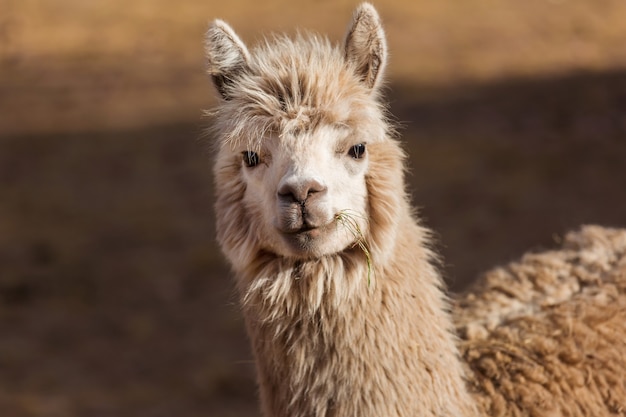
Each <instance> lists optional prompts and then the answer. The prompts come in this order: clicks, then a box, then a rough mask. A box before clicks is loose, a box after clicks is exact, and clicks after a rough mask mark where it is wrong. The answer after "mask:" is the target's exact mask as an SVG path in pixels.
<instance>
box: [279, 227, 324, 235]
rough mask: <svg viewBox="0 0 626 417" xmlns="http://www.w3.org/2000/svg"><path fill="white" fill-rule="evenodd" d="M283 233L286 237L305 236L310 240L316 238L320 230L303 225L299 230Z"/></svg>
mask: <svg viewBox="0 0 626 417" xmlns="http://www.w3.org/2000/svg"><path fill="white" fill-rule="evenodd" d="M283 233H285V235H288V236H307V237H310V238H315V237H318V236H319V235H320V234H321V233H322V231H321V228H320V227H317V226H309V225H303V226H302V227H300V228H299V229H293V230H289V231H284V232H283Z"/></svg>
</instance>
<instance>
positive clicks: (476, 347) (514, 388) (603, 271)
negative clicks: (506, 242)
mask: <svg viewBox="0 0 626 417" xmlns="http://www.w3.org/2000/svg"><path fill="white" fill-rule="evenodd" d="M454 316H455V317H454V318H455V324H456V326H457V330H458V333H459V335H460V337H461V340H460V349H461V354H462V355H463V357H464V358H465V360H466V366H467V372H468V374H469V375H471V377H470V381H471V382H470V386H471V387H470V388H471V389H472V390H473V391H474V394H475V396H476V397H477V399H478V400H479V403H480V405H481V408H482V409H484V410H485V411H487V414H489V415H494V416H526V415H538V416H549V415H570V416H587V415H594V416H609V415H616V414H618V415H623V414H624V413H625V412H626V379H625V378H624V370H625V369H626V340H625V339H624V334H626V231H624V230H617V229H609V228H602V227H597V226H587V227H584V228H582V229H581V230H580V231H577V232H572V233H569V234H568V235H567V236H566V237H565V240H564V242H563V245H562V247H561V248H560V249H558V250H553V251H547V252H543V253H531V254H527V255H525V256H524V257H522V259H521V260H520V261H519V262H513V263H511V264H509V265H506V266H504V267H500V268H497V269H494V270H492V271H490V272H489V273H487V274H486V275H485V276H484V277H482V279H481V280H479V281H478V282H477V283H476V284H475V285H474V286H473V287H472V288H471V289H470V290H469V291H468V292H467V293H466V294H464V295H462V296H460V297H458V298H457V299H456V300H455V306H454Z"/></svg>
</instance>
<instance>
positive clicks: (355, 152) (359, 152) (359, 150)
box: [348, 143, 365, 159]
mask: <svg viewBox="0 0 626 417" xmlns="http://www.w3.org/2000/svg"><path fill="white" fill-rule="evenodd" d="M348 155H350V156H351V157H353V158H354V159H361V158H363V156H364V155H365V144H364V143H357V144H356V145H354V146H353V147H351V148H350V150H349V151H348Z"/></svg>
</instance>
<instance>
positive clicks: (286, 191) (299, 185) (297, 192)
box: [278, 178, 326, 204]
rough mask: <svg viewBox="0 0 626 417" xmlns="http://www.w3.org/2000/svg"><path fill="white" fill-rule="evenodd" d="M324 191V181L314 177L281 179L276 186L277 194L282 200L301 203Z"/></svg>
mask: <svg viewBox="0 0 626 417" xmlns="http://www.w3.org/2000/svg"><path fill="white" fill-rule="evenodd" d="M325 191H326V186H325V185H324V183H323V182H322V181H320V180H318V179H316V178H307V179H305V180H302V179H291V180H287V181H283V182H282V184H280V186H279V187H278V196H279V197H280V198H281V199H282V200H286V201H288V202H295V203H300V204H303V203H304V202H305V201H306V200H307V199H308V198H309V197H312V196H314V195H318V194H322V193H324V192H325Z"/></svg>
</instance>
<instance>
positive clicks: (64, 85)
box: [0, 0, 626, 417]
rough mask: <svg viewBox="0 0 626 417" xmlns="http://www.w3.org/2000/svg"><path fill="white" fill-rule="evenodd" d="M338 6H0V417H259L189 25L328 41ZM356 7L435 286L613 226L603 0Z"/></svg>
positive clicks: (611, 2) (624, 168)
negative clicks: (386, 51)
mask: <svg viewBox="0 0 626 417" xmlns="http://www.w3.org/2000/svg"><path fill="white" fill-rule="evenodd" d="M355 5H356V3H355V2H352V1H331V0H316V1H308V2H300V3H296V2H293V1H286V0H268V1H259V0H255V1H251V0H248V1H244V0H229V1H223V2H219V1H215V0H202V1H200V0H179V1H175V2H173V1H166V0H135V1H122V0H90V1H85V0H38V1H36V0H0V416H7V417H21V416H47V417H56V416H59V417H61V416H63V417H66V416H94V417H95V416H98V417H100V416H103V417H104V416H107V417H108V416H121V417H125V416H139V417H144V416H145V417H160V416H164V417H166V416H216V417H235V416H237V417H238V416H258V412H257V406H256V403H255V401H256V400H255V386H254V380H253V366H252V363H251V356H250V353H249V350H248V345H247V341H246V339H245V335H244V332H243V327H242V323H241V319H240V316H239V313H238V311H237V307H236V304H235V298H234V296H233V289H232V286H231V280H230V277H229V273H228V268H227V267H226V266H225V264H224V262H223V260H222V258H221V255H220V253H219V250H218V248H217V246H216V244H215V241H214V226H213V215H212V194H211V188H212V185H211V176H210V159H211V158H210V155H208V152H207V151H206V146H205V144H204V143H203V141H202V140H201V139H200V136H201V132H202V129H203V126H204V125H205V124H206V121H204V120H203V119H202V117H201V110H202V109H207V108H210V107H211V106H213V105H214V104H215V102H214V101H213V98H212V97H213V91H212V89H211V88H210V85H209V83H208V80H207V79H206V78H205V75H204V73H203V65H204V62H203V50H202V48H203V45H202V41H203V40H202V38H203V32H204V30H205V28H206V26H207V24H208V22H209V21H210V20H212V19H214V18H217V17H220V18H223V19H225V20H227V21H228V22H230V23H231V24H232V25H233V26H234V27H235V28H236V29H237V30H238V32H239V33H240V35H241V36H242V37H243V38H244V39H245V40H246V41H247V42H248V43H249V44H250V43H254V42H255V41H258V40H259V39H260V37H261V36H262V35H261V34H262V33H268V32H272V31H289V32H291V33H293V31H294V30H295V28H296V27H300V28H308V29H312V30H315V31H319V32H323V33H326V34H328V36H329V37H331V38H332V39H333V40H340V39H341V37H342V36H343V34H344V29H345V26H346V24H347V22H348V21H349V18H350V15H351V13H352V10H353V8H354V6H355ZM376 5H377V6H378V8H379V10H380V12H381V15H382V17H383V19H384V21H385V24H386V28H387V34H388V39H389V45H390V49H391V61H390V65H389V71H388V75H389V76H388V79H389V90H388V94H387V96H388V98H389V100H390V102H391V110H392V112H393V113H394V114H395V115H396V117H397V119H398V121H399V122H401V123H402V125H403V126H404V129H403V140H404V141H405V145H406V148H407V150H408V151H409V152H410V156H411V157H410V178H409V179H410V184H409V187H410V191H411V193H412V195H413V197H414V201H415V203H416V205H418V206H420V207H421V213H422V217H423V218H424V220H425V222H426V223H427V224H428V225H429V226H431V227H432V228H434V229H435V230H436V231H437V233H438V237H439V247H440V250H441V251H442V253H443V254H444V255H445V265H446V268H445V274H446V278H447V280H448V282H449V283H450V285H451V286H452V287H453V288H454V289H459V288H461V287H462V286H463V285H464V283H466V282H468V281H469V280H471V279H472V278H473V277H475V276H476V275H477V274H478V273H479V272H480V271H483V270H485V269H487V268H488V267H490V266H492V265H495V264H497V263H501V262H505V261H508V260H510V259H513V258H515V257H516V256H518V255H519V254H521V253H522V252H523V251H525V250H540V249H542V248H547V247H551V246H553V245H554V244H555V242H556V241H558V236H561V235H562V234H563V233H564V232H565V231H566V230H568V229H571V228H575V227H577V226H578V225H580V224H582V223H600V224H605V225H616V226H626V2H624V1H623V0H586V1H583V0H550V1H549V0H528V1H523V2H522V1H518V0H464V1H456V0H437V1H432V0H414V1H408V0H392V1H387V2H384V3H383V2H382V1H379V2H377V3H376Z"/></svg>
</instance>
